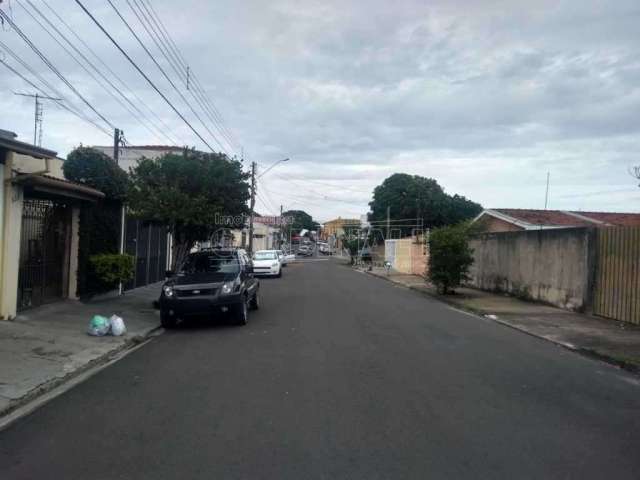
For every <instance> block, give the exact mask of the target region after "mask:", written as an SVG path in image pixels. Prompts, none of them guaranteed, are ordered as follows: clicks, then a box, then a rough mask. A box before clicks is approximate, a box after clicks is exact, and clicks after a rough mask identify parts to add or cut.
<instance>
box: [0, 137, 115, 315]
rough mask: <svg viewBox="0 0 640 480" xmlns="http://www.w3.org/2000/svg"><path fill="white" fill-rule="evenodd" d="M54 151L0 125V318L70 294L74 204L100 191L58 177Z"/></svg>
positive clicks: (92, 199)
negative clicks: (27, 141) (2, 128)
mask: <svg viewBox="0 0 640 480" xmlns="http://www.w3.org/2000/svg"><path fill="white" fill-rule="evenodd" d="M62 163H63V160H62V159H60V158H58V157H57V156H56V152H53V151H51V150H47V149H44V148H41V147H37V146H35V145H31V144H29V143H25V142H21V141H19V140H17V135H16V134H15V133H13V132H9V131H7V130H0V177H1V178H2V179H3V181H2V182H0V281H1V283H0V285H1V287H0V318H2V319H4V320H7V319H12V318H14V317H15V316H16V314H17V312H18V311H20V310H24V309H27V308H30V307H35V306H38V305H42V304H44V303H48V302H52V301H55V300H59V299H64V298H76V293H77V267H78V245H79V238H78V231H79V223H80V222H79V220H80V208H81V206H82V205H86V204H87V203H88V202H95V201H97V200H99V199H101V198H103V197H104V194H103V193H102V192H99V191H98V190H95V189H93V188H89V187H87V186H86V185H81V184H78V183H75V182H70V181H68V180H65V179H64V176H63V175H62Z"/></svg>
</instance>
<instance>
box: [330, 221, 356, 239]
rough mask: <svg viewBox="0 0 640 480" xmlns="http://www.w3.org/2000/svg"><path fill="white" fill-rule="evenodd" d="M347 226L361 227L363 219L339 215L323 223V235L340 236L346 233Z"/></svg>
mask: <svg viewBox="0 0 640 480" xmlns="http://www.w3.org/2000/svg"><path fill="white" fill-rule="evenodd" d="M347 226H349V227H356V228H359V227H360V226H361V221H360V219H359V218H342V217H338V218H336V219H334V220H329V221H328V222H325V223H324V224H323V226H322V234H323V236H325V238H329V237H332V236H333V237H334V238H340V237H341V236H342V235H344V232H345V227H347Z"/></svg>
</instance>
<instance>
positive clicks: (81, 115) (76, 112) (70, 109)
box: [0, 41, 111, 138]
mask: <svg viewBox="0 0 640 480" xmlns="http://www.w3.org/2000/svg"><path fill="white" fill-rule="evenodd" d="M0 47H2V49H3V50H5V51H6V52H7V53H8V54H9V55H10V56H11V57H12V58H13V59H14V60H16V61H17V62H18V63H20V65H22V67H23V68H24V69H25V70H27V71H28V72H29V73H31V75H33V76H34V77H35V78H36V79H38V80H39V81H40V83H41V84H42V85H44V86H45V88H48V89H49V90H51V91H52V92H54V93H55V94H56V95H58V96H59V97H61V98H62V99H63V101H64V102H66V104H65V103H63V101H56V102H55V103H57V104H58V106H60V107H61V108H63V109H65V110H67V111H68V112H69V113H71V114H73V115H75V116H77V117H78V118H80V119H81V120H83V121H85V122H87V123H89V124H91V125H93V126H94V127H95V128H97V129H98V130H100V131H101V132H103V133H104V134H105V135H107V136H108V137H109V138H111V132H110V131H109V130H107V129H106V128H104V127H103V126H101V125H99V124H98V123H97V122H95V121H94V120H92V119H91V118H89V117H88V116H87V115H85V114H84V113H82V112H81V111H80V110H78V109H77V108H76V107H75V106H74V105H73V103H72V102H70V101H69V100H67V99H66V98H65V96H64V95H63V94H62V93H60V91H59V90H58V89H56V88H55V87H53V86H52V85H51V84H49V83H48V82H47V81H46V80H45V79H44V78H43V77H42V76H41V75H40V74H39V73H38V72H36V71H34V70H33V68H31V67H30V66H29V65H28V64H27V63H26V62H24V60H22V58H20V56H18V55H17V54H16V53H15V52H14V51H13V50H11V49H10V48H9V47H8V46H7V45H6V44H4V43H3V42H2V41H0ZM0 62H2V64H3V65H4V66H5V67H7V69H8V70H10V71H11V72H13V73H14V74H15V75H17V76H18V77H20V78H21V79H22V80H24V81H25V82H26V83H28V84H29V85H31V86H32V87H33V88H35V89H37V90H38V91H40V92H42V93H43V94H45V95H51V94H50V93H49V92H48V91H47V90H45V89H43V88H41V87H39V86H38V85H36V84H35V83H33V82H32V81H31V80H29V79H28V78H27V77H25V76H24V75H23V74H21V73H20V72H19V71H17V70H16V69H15V68H13V67H12V66H11V65H9V64H8V63H7V62H6V61H4V60H0ZM67 104H68V105H67Z"/></svg>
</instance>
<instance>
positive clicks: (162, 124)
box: [42, 0, 185, 144]
mask: <svg viewBox="0 0 640 480" xmlns="http://www.w3.org/2000/svg"><path fill="white" fill-rule="evenodd" d="M42 3H44V5H45V6H46V7H47V8H48V9H49V11H50V12H51V13H52V14H53V15H54V16H55V17H56V18H57V19H58V20H59V21H60V23H62V24H63V25H64V26H65V27H66V28H67V30H69V31H70V32H71V34H72V35H73V36H74V37H75V38H76V39H77V40H78V41H79V42H80V43H81V44H82V45H83V46H84V47H85V48H86V49H87V51H89V52H90V53H91V54H92V55H93V57H94V58H95V59H96V60H97V61H98V62H100V64H101V65H102V66H103V67H104V68H105V69H106V70H107V71H108V72H109V73H110V74H111V75H112V76H113V78H114V79H115V80H117V81H118V82H119V84H120V85H121V87H122V89H124V90H127V92H128V93H129V95H131V96H132V97H133V98H135V99H136V100H137V101H138V102H140V104H141V105H143V106H145V107H146V109H147V110H148V111H149V113H150V114H151V115H153V117H154V118H155V119H156V120H157V121H158V123H159V124H160V125H161V126H162V127H163V128H164V130H166V131H169V130H171V128H170V127H169V126H168V125H167V124H166V123H165V122H164V120H162V118H160V116H159V115H158V114H157V113H156V112H154V111H153V109H152V108H151V107H150V106H149V105H148V104H147V102H145V101H143V100H142V99H141V98H140V97H139V96H138V95H137V94H136V93H135V91H134V90H133V89H130V88H129V87H128V86H127V84H126V83H125V82H124V81H123V80H122V78H121V77H120V76H119V75H118V74H117V73H115V72H114V71H113V69H112V68H111V67H110V66H109V65H108V64H107V63H105V62H104V61H103V60H102V58H100V56H99V55H98V54H97V53H96V52H95V51H94V50H93V49H92V48H91V47H90V46H89V45H88V44H87V42H85V41H84V40H83V39H82V37H80V36H79V35H78V34H77V33H76V32H75V30H74V29H73V28H71V26H70V25H69V24H68V23H67V22H66V21H65V20H64V19H63V18H62V17H61V16H60V15H58V12H56V11H55V9H53V8H52V7H51V6H50V5H49V3H48V2H47V0H42ZM118 90H120V89H118ZM171 142H172V143H174V144H176V142H174V141H173V140H171ZM181 143H182V144H185V142H181Z"/></svg>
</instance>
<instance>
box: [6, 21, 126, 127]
mask: <svg viewBox="0 0 640 480" xmlns="http://www.w3.org/2000/svg"><path fill="white" fill-rule="evenodd" d="M0 17H2V18H3V19H4V20H5V21H6V22H7V23H8V24H9V25H11V27H12V28H13V29H14V30H15V32H16V33H17V34H18V35H19V36H20V38H22V40H24V42H25V43H26V44H27V45H28V46H29V48H31V50H33V52H34V53H35V54H36V55H38V57H39V58H40V59H41V60H42V61H43V62H44V64H45V65H46V66H47V67H49V69H50V70H51V71H52V72H53V73H55V74H56V76H57V77H58V78H59V79H60V80H62V82H63V83H64V84H65V85H66V86H67V87H69V89H70V90H71V91H72V92H73V93H74V94H75V95H76V96H77V97H78V98H80V100H82V101H83V103H84V104H85V105H87V106H88V107H89V108H90V109H91V110H92V111H93V112H94V113H95V114H96V115H98V117H100V118H101V119H102V120H103V121H104V122H105V123H106V124H107V125H109V127H111V128H112V129H115V127H114V126H113V124H112V123H111V122H110V121H109V120H107V119H106V118H105V116H104V115H102V114H101V113H100V112H99V111H98V110H97V109H96V108H95V107H94V106H93V105H92V104H91V103H90V102H89V101H88V100H87V99H86V98H85V97H84V96H83V95H82V94H81V93H80V92H79V91H78V89H76V88H75V87H74V86H73V85H72V84H71V82H69V80H67V79H66V78H65V76H64V75H62V73H60V71H59V70H58V69H57V68H56V67H55V66H54V65H53V63H51V62H50V61H49V59H48V58H47V57H46V56H45V55H44V54H43V53H42V52H41V51H40V50H39V49H38V47H36V46H35V45H34V44H33V42H32V41H31V40H30V39H29V37H28V36H27V35H25V34H24V33H23V32H22V30H20V28H19V27H18V26H17V25H16V24H15V23H14V21H13V20H12V19H11V18H10V17H9V15H7V14H6V13H5V12H4V10H2V9H0Z"/></svg>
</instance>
